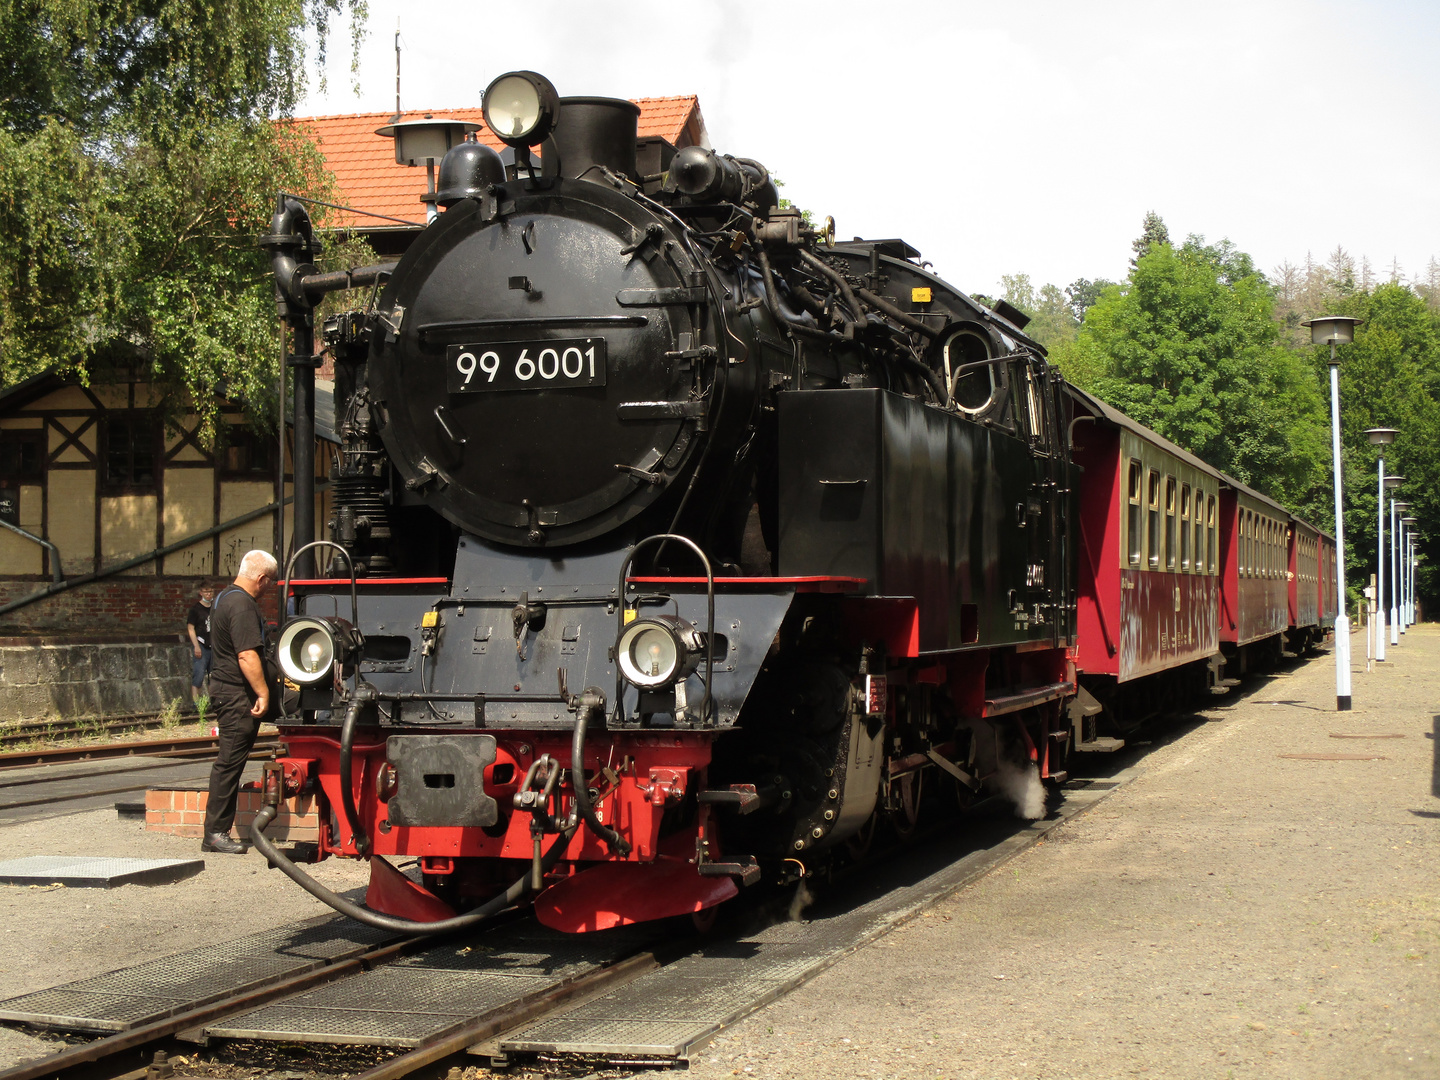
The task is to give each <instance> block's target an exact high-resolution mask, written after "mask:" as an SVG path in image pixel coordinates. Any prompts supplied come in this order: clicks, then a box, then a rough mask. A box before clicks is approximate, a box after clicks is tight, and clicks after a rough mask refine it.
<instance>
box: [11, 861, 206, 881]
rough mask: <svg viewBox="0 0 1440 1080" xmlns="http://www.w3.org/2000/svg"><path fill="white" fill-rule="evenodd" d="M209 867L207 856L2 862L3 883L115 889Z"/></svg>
mask: <svg viewBox="0 0 1440 1080" xmlns="http://www.w3.org/2000/svg"><path fill="white" fill-rule="evenodd" d="M204 869H205V860H204V859H110V858H80V857H77V856H74V855H31V856H28V857H27V858H24V859H7V860H5V861H4V862H0V884H4V885H65V886H68V887H69V888H72V889H114V888H118V887H119V886H121V885H167V884H169V883H170V882H172V881H181V880H183V879H184V878H187V877H193V876H194V875H195V874H198V873H200V871H202V870H204Z"/></svg>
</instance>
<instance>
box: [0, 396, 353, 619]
mask: <svg viewBox="0 0 1440 1080" xmlns="http://www.w3.org/2000/svg"><path fill="white" fill-rule="evenodd" d="M155 404H156V403H155V402H154V401H152V399H151V392H150V387H149V386H148V384H146V383H143V382H128V383H118V384H114V385H108V386H98V385H97V386H91V387H84V386H80V385H78V384H75V383H69V384H66V383H62V382H60V381H59V380H51V381H50V383H49V384H45V385H41V386H39V387H37V388H36V389H35V391H34V392H32V393H30V394H28V395H26V394H16V393H14V392H12V393H10V394H7V395H5V398H4V399H0V515H4V516H6V519H7V520H9V521H11V522H12V523H13V524H15V525H18V526H19V527H20V528H22V529H25V530H26V531H28V532H30V533H33V534H35V535H36V536H40V537H43V538H44V539H46V540H48V541H50V542H51V543H52V544H54V545H55V546H56V548H57V549H58V550H59V553H60V562H61V568H62V570H63V573H64V575H65V577H66V578H67V579H69V578H75V577H79V576H81V575H84V574H89V573H94V572H99V571H102V570H104V569H106V568H108V567H112V566H115V565H116V564H118V563H122V562H124V561H126V560H129V559H135V558H137V557H144V556H147V555H150V554H152V553H153V552H155V551H156V550H157V549H159V548H162V547H165V546H167V545H171V544H174V543H177V542H179V541H182V540H184V539H185V538H186V537H189V536H194V535H196V534H199V533H202V532H204V531H206V530H208V529H210V528H212V527H214V526H216V525H218V524H220V523H222V522H224V521H228V520H230V519H232V518H236V517H239V516H241V515H243V514H245V513H247V512H249V511H252V510H256V509H259V508H261V507H263V506H265V505H267V504H268V503H271V502H273V501H274V498H275V478H274V465H273V460H274V459H273V454H272V453H271V451H270V448H269V446H268V445H266V444H267V443H268V442H270V440H272V439H273V436H267V437H265V438H264V439H261V438H258V437H256V436H255V435H253V434H252V433H251V431H250V429H249V428H248V426H247V425H246V424H245V420H244V416H243V413H242V412H241V410H240V409H238V408H234V407H231V406H229V405H225V406H224V408H223V411H224V415H225V417H226V419H227V421H228V422H229V423H230V424H231V425H232V426H231V427H230V428H229V431H230V439H229V443H228V445H227V446H226V447H224V448H222V449H220V450H219V452H218V453H217V452H215V451H213V450H207V449H206V448H205V447H204V446H202V445H201V443H200V440H199V436H198V421H197V419H196V417H194V416H193V415H192V416H188V417H185V418H183V419H181V421H180V422H179V425H178V427H173V428H169V429H167V428H165V427H164V425H162V424H161V422H160V419H159V415H158V413H157V412H156V411H155V410H154V405H155ZM288 457H289V455H288V454H287V462H286V464H287V469H288V467H289V461H288ZM330 460H331V447H330V445H329V444H328V443H325V442H323V441H321V442H319V443H317V453H316V471H317V475H319V476H321V477H323V476H324V475H325V474H326V473H328V471H329V464H330ZM288 480H289V477H288V474H287V481H288ZM285 493H286V495H287V496H290V495H292V494H293V490H292V485H291V484H290V483H288V482H287V484H286V492H285ZM316 504H317V505H316V529H315V535H317V536H324V535H326V533H325V523H326V521H327V520H328V517H329V513H330V507H329V505H328V501H327V499H326V497H325V495H324V494H323V493H322V494H321V495H319V496H317V499H316ZM292 530H293V520H292V518H291V515H290V514H289V513H288V511H287V516H286V521H285V533H286V536H287V537H288V536H289V535H291V533H292ZM274 534H275V520H274V513H273V512H272V513H268V514H263V515H261V516H259V517H257V518H254V519H252V520H250V521H248V522H246V523H244V524H242V525H239V526H236V527H234V528H231V529H227V530H225V531H223V532H221V533H219V534H217V535H215V536H210V537H206V538H203V539H199V540H197V541H196V542H195V543H193V544H190V545H188V546H186V547H184V548H182V549H181V550H179V551H176V552H173V553H171V554H170V555H167V556H165V557H164V558H163V559H160V558H150V559H147V560H145V561H143V562H141V563H140V564H139V565H137V566H135V567H132V568H130V569H127V570H125V571H123V572H121V573H120V574H118V575H116V576H113V577H109V578H106V579H102V580H100V581H97V582H94V583H91V584H86V585H79V586H76V587H74V588H71V589H69V590H66V591H65V592H62V593H58V594H57V595H55V596H52V597H47V598H46V599H44V600H40V601H37V602H35V603H32V604H30V605H28V606H26V607H22V608H19V609H17V610H15V611H13V612H9V613H6V614H4V615H0V634H16V633H26V632H36V631H43V632H45V633H51V634H54V633H66V634H76V633H79V634H90V633H105V632H108V633H113V632H116V631H123V630H134V631H136V632H140V633H163V632H168V631H171V630H179V629H180V628H181V627H182V625H183V622H184V617H185V611H186V609H187V608H188V606H189V604H190V603H191V602H192V598H193V596H194V594H195V591H196V588H197V587H198V585H199V584H200V582H201V581H202V580H205V579H226V578H230V577H233V576H234V574H235V572H236V570H237V569H238V567H239V562H240V559H241V557H242V556H243V555H244V554H245V552H246V551H249V550H250V549H251V548H264V549H265V550H272V549H273V547H274ZM51 573H52V567H51V566H50V555H49V554H48V552H46V551H45V549H44V548H42V547H41V546H40V545H38V544H35V543H32V542H31V541H29V540H27V539H25V538H24V537H22V536H19V535H17V534H15V533H13V532H11V531H9V530H0V604H4V603H8V602H9V601H11V600H14V599H17V598H19V597H23V596H27V595H29V594H31V593H34V592H36V591H37V590H40V589H43V588H44V587H45V586H46V585H47V584H48V583H49V582H50V580H51Z"/></svg>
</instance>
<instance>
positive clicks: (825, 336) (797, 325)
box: [759, 247, 839, 344]
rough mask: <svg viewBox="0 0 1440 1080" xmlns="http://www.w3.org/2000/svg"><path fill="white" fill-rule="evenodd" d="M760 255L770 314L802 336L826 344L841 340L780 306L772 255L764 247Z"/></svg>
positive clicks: (762, 277)
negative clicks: (793, 315) (771, 262)
mask: <svg viewBox="0 0 1440 1080" xmlns="http://www.w3.org/2000/svg"><path fill="white" fill-rule="evenodd" d="M759 256H760V277H761V279H762V280H763V281H764V282H765V303H766V306H767V307H769V309H770V314H772V315H774V316H775V318H776V320H777V321H778V322H781V323H783V324H784V325H785V326H787V327H788V328H789V329H791V330H793V331H794V332H795V333H797V334H800V335H801V336H802V337H810V338H813V339H815V340H817V341H823V342H825V343H826V344H834V343H835V342H836V341H837V340H839V339H838V338H837V337H835V336H834V335H832V334H830V333H828V332H827V331H825V330H821V329H820V328H819V327H815V326H807V325H806V324H805V323H803V322H800V321H799V320H798V319H794V318H791V317H790V316H789V315H788V314H787V313H786V312H785V310H784V309H783V308H782V307H781V306H780V292H779V290H778V289H776V288H775V274H774V271H773V270H771V268H770V256H769V255H767V254H765V249H764V248H763V247H762V248H760V249H759ZM809 295H810V294H809V293H806V296H809ZM810 299H811V301H812V303H813V302H814V299H815V298H814V297H813V296H812V297H810Z"/></svg>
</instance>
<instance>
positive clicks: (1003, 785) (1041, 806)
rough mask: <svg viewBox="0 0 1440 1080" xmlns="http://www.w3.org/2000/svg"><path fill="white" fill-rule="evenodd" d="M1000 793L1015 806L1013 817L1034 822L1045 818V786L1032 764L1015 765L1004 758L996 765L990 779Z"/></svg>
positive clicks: (1034, 765) (1035, 766)
mask: <svg viewBox="0 0 1440 1080" xmlns="http://www.w3.org/2000/svg"><path fill="white" fill-rule="evenodd" d="M991 779H992V780H994V782H995V786H996V787H998V788H999V789H1000V791H1001V793H1002V794H1003V795H1004V796H1005V797H1006V798H1007V799H1009V800H1010V801H1011V802H1012V803H1014V804H1015V816H1016V817H1018V818H1025V819H1026V820H1029V821H1034V820H1036V819H1037V818H1042V817H1044V816H1045V785H1044V784H1042V783H1041V782H1040V769H1039V766H1037V765H1036V764H1035V763H1034V762H1028V761H1027V762H1026V763H1025V764H1024V765H1017V764H1016V763H1015V762H1013V761H1010V760H1008V759H1006V758H1001V759H1000V760H999V762H997V763H996V769H995V775H994V776H993V777H992V778H991Z"/></svg>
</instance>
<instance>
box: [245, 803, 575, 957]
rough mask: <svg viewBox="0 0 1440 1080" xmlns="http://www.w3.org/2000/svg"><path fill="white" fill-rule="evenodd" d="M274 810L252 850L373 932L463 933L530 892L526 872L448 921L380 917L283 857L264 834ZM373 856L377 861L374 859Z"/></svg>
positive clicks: (264, 818) (549, 855)
mask: <svg viewBox="0 0 1440 1080" xmlns="http://www.w3.org/2000/svg"><path fill="white" fill-rule="evenodd" d="M276 809H277V808H276V807H274V806H265V807H262V808H261V810H260V812H259V813H258V814H256V815H255V820H254V821H253V822H252V823H251V825H250V842H251V843H252V844H254V845H255V848H256V850H257V851H259V852H260V854H261V855H264V856H265V858H267V859H269V860H270V863H271V864H272V865H274V866H278V867H279V868H280V870H281V872H282V873H283V874H284V875H285V876H286V877H288V878H289V879H290V880H291V881H293V882H295V884H296V885H299V886H300V887H301V888H302V889H304V890H305V891H306V892H308V893H309V894H310V895H311V896H313V897H315V899H317V900H319V901H321V902H322V903H325V904H328V905H330V907H332V908H334V909H335V910H336V911H338V912H340V914H341V915H346V916H348V917H350V918H352V919H354V920H355V921H356V922H362V923H364V924H365V925H366V926H373V927H375V928H376V929H377V930H387V931H389V932H390V933H393V934H442V933H446V932H448V931H451V930H463V929H465V928H466V927H469V926H474V925H475V924H476V923H479V922H484V921H485V920H486V919H489V918H491V917H493V916H495V915H498V914H500V912H502V911H504V910H505V909H506V908H510V907H514V906H515V905H516V904H517V903H519V902H520V901H521V900H522V899H523V898H524V897H526V896H527V895H529V893H530V892H531V891H532V890H531V888H530V874H529V872H528V871H527V872H526V873H525V875H524V876H523V877H522V878H520V880H519V881H517V882H515V884H513V885H511V886H510V887H509V888H508V889H506V890H505V891H504V892H503V893H501V894H500V895H499V896H494V897H491V898H490V899H489V900H487V901H486V902H485V903H483V904H481V905H480V906H479V907H478V908H475V909H474V910H473V911H467V912H466V913H465V914H464V915H456V916H455V917H454V918H451V919H440V920H438V921H436V922H414V921H412V920H410V919H400V918H396V917H395V916H394V915H382V914H381V913H380V912H378V911H371V910H370V909H369V908H367V907H365V906H363V905H361V904H356V903H354V902H352V901H350V900H346V899H345V897H343V896H341V895H340V894H339V893H337V892H332V891H331V890H330V889H327V888H326V887H325V886H324V885H321V884H320V882H318V881H316V880H315V879H314V878H312V877H311V876H310V875H309V874H307V873H305V871H304V870H301V869H300V868H299V867H298V866H296V865H295V864H294V863H293V862H291V861H290V860H289V859H288V858H286V857H285V855H284V853H282V852H281V851H280V849H279V848H277V847H276V846H275V845H274V844H272V843H271V842H270V838H269V837H267V836H266V835H265V828H266V827H267V826H268V825H269V824H270V822H271V821H273V820H274V818H275V812H276ZM573 832H574V829H573V828H572V829H568V830H566V831H565V832H562V833H561V834H560V835H559V836H557V837H556V838H555V842H554V843H553V844H551V845H550V850H549V851H547V852H545V855H544V856H543V858H542V859H541V860H540V865H541V867H542V868H543V869H544V870H548V869H550V868H551V867H552V866H554V865H555V864H556V863H557V862H559V861H560V855H561V853H562V852H563V851H564V850H565V845H566V844H568V843H569V842H570V837H571V835H572V833H573ZM373 857H375V858H378V856H373Z"/></svg>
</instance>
